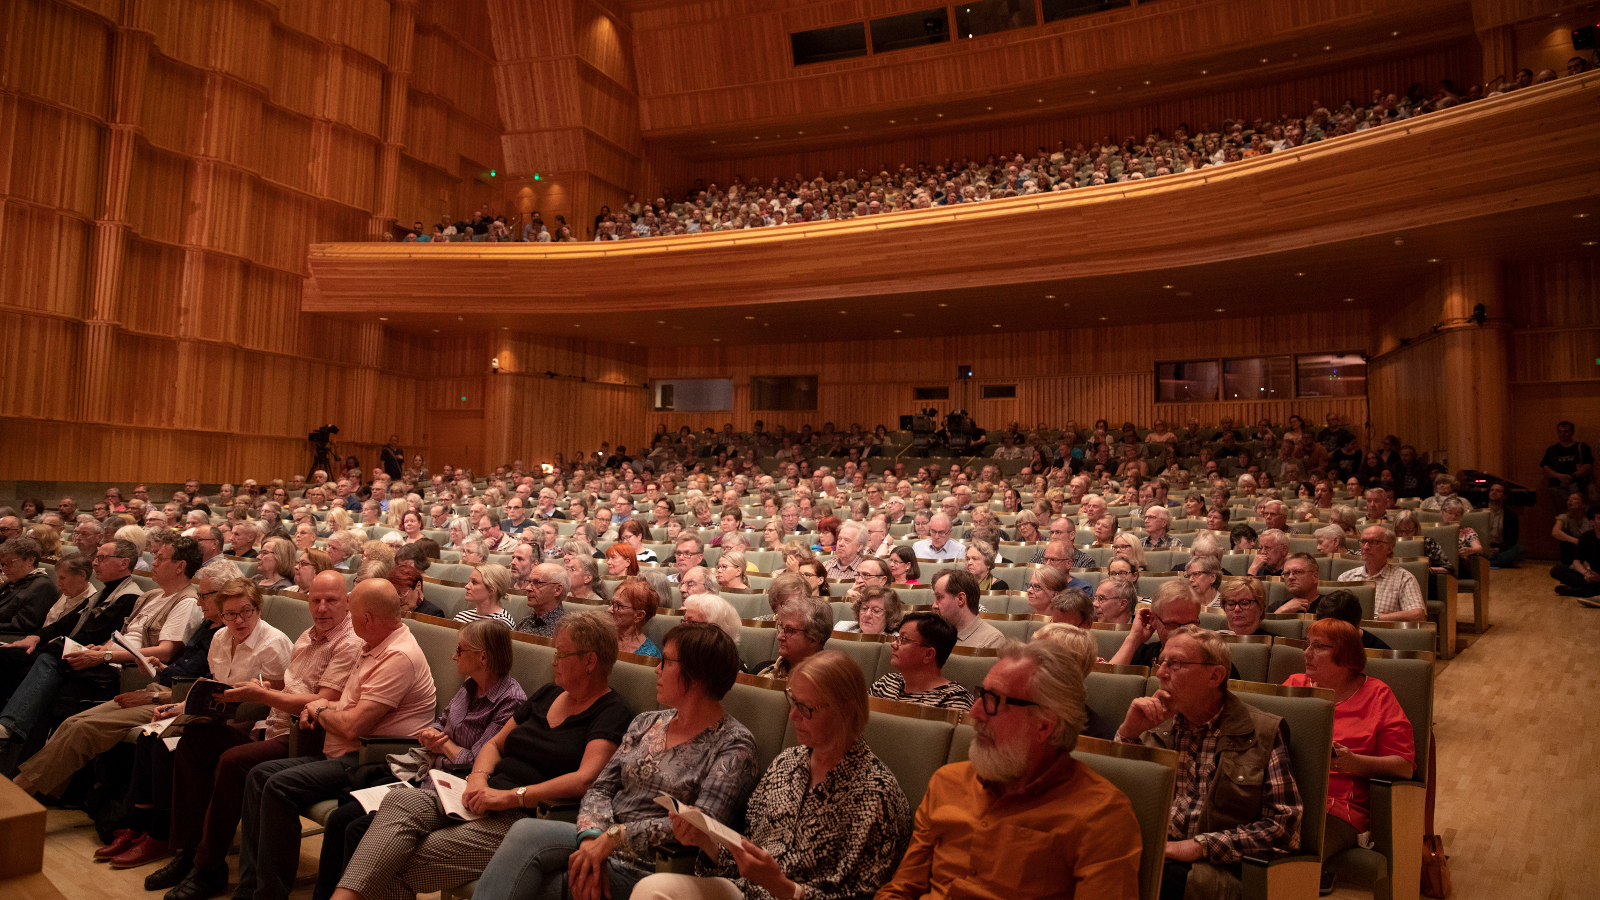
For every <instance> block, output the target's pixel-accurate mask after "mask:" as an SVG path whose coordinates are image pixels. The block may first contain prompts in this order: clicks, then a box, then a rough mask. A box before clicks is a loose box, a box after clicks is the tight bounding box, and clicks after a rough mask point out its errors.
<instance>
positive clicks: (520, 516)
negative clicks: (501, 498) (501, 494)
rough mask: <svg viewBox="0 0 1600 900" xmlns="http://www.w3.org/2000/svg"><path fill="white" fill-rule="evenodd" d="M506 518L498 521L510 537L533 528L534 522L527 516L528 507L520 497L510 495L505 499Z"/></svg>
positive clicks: (518, 535) (520, 534)
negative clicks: (510, 496) (509, 497)
mask: <svg viewBox="0 0 1600 900" xmlns="http://www.w3.org/2000/svg"><path fill="white" fill-rule="evenodd" d="M505 511H506V518H505V521H503V522H501V523H500V527H501V529H503V530H504V531H505V533H506V534H509V535H511V536H512V537H521V536H522V532H524V531H526V530H527V529H529V528H533V527H534V525H535V523H534V521H533V520H532V519H530V518H528V508H527V506H526V505H524V501H523V499H522V498H521V497H512V498H511V499H510V500H507V501H506V506H505Z"/></svg>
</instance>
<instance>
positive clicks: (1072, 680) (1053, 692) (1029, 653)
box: [1000, 640, 1089, 753]
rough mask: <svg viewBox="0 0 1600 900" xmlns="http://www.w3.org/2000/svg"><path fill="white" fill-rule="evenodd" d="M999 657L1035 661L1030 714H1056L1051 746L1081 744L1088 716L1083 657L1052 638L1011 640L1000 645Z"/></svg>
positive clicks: (1065, 749) (1068, 749)
mask: <svg viewBox="0 0 1600 900" xmlns="http://www.w3.org/2000/svg"><path fill="white" fill-rule="evenodd" d="M1000 658H1001V659H1017V660H1022V661H1024V662H1027V663H1030V664H1032V666H1033V674H1031V675H1029V676H1028V690H1029V691H1030V692H1031V693H1032V694H1033V702H1034V704H1035V705H1034V706H1031V707H1027V710H1028V714H1029V715H1038V714H1039V712H1040V711H1042V712H1045V713H1048V714H1050V715H1053V716H1055V718H1056V725H1055V728H1054V729H1053V730H1051V732H1050V745H1051V746H1052V747H1055V748H1057V749H1059V750H1061V751H1063V752H1066V753H1071V752H1072V750H1073V748H1074V747H1076V746H1078V732H1079V731H1081V730H1083V726H1084V723H1085V722H1086V721H1088V718H1089V714H1088V712H1087V711H1086V706H1087V704H1088V692H1087V691H1086V689H1085V688H1084V685H1083V661H1082V659H1081V658H1080V656H1079V655H1078V654H1077V653H1075V652H1074V651H1072V650H1069V649H1068V648H1066V647H1065V646H1062V645H1061V644H1058V643H1056V642H1055V641H1053V640H1044V641H1035V642H1034V643H1031V644H1023V643H1019V642H1017V641H1011V642H1009V643H1007V644H1006V645H1005V646H1003V647H1001V648H1000Z"/></svg>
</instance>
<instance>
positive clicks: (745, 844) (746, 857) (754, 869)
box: [729, 838, 794, 897]
mask: <svg viewBox="0 0 1600 900" xmlns="http://www.w3.org/2000/svg"><path fill="white" fill-rule="evenodd" d="M729 852H730V853H732V854H733V859H734V862H737V863H738V864H739V874H740V875H741V876H743V877H744V879H745V880H746V881H748V882H750V883H751V884H754V885H757V886H759V887H761V888H762V889H764V890H765V891H766V892H767V893H769V894H771V895H772V896H774V897H793V896H794V882H793V881H790V880H789V878H788V876H786V875H784V874H783V869H781V868H779V867H778V861H777V860H775V859H773V858H772V854H770V853H768V852H767V851H765V850H763V849H761V848H760V847H757V846H756V845H755V844H752V843H750V840H749V839H748V838H746V839H745V840H742V841H740V842H739V846H738V847H730V848H729Z"/></svg>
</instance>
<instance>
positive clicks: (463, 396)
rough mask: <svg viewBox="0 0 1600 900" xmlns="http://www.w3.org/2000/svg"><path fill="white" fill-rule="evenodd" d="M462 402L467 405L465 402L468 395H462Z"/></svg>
mask: <svg viewBox="0 0 1600 900" xmlns="http://www.w3.org/2000/svg"><path fill="white" fill-rule="evenodd" d="M461 402H462V403H465V402H467V395H466V394H462V395H461Z"/></svg>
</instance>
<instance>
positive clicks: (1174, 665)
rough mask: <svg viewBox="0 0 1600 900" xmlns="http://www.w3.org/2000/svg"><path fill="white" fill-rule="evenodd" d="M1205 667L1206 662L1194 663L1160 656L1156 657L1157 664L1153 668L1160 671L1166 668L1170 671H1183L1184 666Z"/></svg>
mask: <svg viewBox="0 0 1600 900" xmlns="http://www.w3.org/2000/svg"><path fill="white" fill-rule="evenodd" d="M1203 665H1205V663H1204V662H1194V661H1191V660H1187V659H1168V658H1167V657H1165V656H1158V657H1156V660H1155V664H1154V665H1153V666H1152V668H1153V669H1157V670H1159V669H1161V668H1163V667H1165V668H1168V669H1180V670H1181V669H1182V668H1183V667H1184V666H1203Z"/></svg>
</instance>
